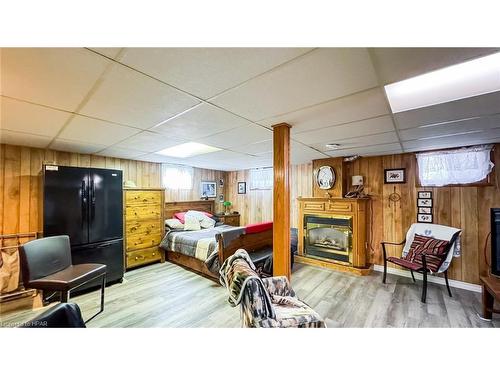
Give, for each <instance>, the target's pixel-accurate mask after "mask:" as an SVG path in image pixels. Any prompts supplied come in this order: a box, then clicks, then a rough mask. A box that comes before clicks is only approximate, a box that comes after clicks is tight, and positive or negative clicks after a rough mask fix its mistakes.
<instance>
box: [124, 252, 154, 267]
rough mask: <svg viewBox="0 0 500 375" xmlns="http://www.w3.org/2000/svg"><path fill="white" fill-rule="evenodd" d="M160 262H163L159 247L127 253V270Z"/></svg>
mask: <svg viewBox="0 0 500 375" xmlns="http://www.w3.org/2000/svg"><path fill="white" fill-rule="evenodd" d="M159 260H161V254H160V250H159V249H158V247H151V248H148V249H142V250H135V251H130V252H128V253H127V268H131V267H137V266H140V265H143V264H147V263H152V262H156V261H159Z"/></svg>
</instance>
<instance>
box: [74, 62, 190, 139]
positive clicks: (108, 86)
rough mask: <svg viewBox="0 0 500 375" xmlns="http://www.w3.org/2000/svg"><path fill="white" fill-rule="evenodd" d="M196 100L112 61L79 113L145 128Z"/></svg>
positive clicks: (186, 107)
mask: <svg viewBox="0 0 500 375" xmlns="http://www.w3.org/2000/svg"><path fill="white" fill-rule="evenodd" d="M198 103H199V101H198V100H196V99H193V98H192V97H190V96H188V95H186V94H184V93H182V92H180V91H178V90H175V89H173V88H171V87H169V86H167V85H165V84H163V83H161V82H158V81H156V80H154V79H152V78H149V77H147V76H145V75H143V74H141V73H138V72H136V71H133V70H131V69H129V68H126V67H123V66H121V65H118V64H115V65H114V66H113V67H112V68H111V69H110V70H109V71H108V73H107V74H106V76H105V77H104V79H103V80H102V82H101V84H100V86H99V87H98V88H97V90H96V91H95V93H94V94H93V95H92V97H91V98H90V99H89V100H88V102H87V103H86V104H85V105H84V106H83V108H82V109H81V111H80V113H82V114H86V115H89V116H93V117H97V118H100V119H103V120H108V121H113V122H118V123H120V124H124V125H131V126H136V127H139V128H142V129H147V128H150V127H152V126H154V125H156V124H158V123H160V122H161V121H164V120H166V119H168V118H169V117H171V116H173V115H176V114H178V113H180V112H182V111H185V110H186V109H188V108H190V107H192V106H194V105H196V104H198Z"/></svg>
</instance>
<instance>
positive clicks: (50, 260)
mask: <svg viewBox="0 0 500 375" xmlns="http://www.w3.org/2000/svg"><path fill="white" fill-rule="evenodd" d="M19 254H20V258H21V270H22V275H23V283H24V286H25V287H27V288H33V289H40V290H44V291H46V290H50V291H58V292H60V294H61V302H68V299H69V297H70V292H71V291H72V290H73V289H76V288H78V287H79V286H81V285H84V284H87V283H89V282H91V281H94V280H96V279H98V278H102V280H101V309H100V310H99V311H98V312H97V313H96V314H95V315H93V316H92V317H91V318H89V319H88V320H87V322H89V321H90V320H91V319H93V318H95V317H96V316H97V315H99V314H100V313H102V312H103V311H104V288H105V285H106V265H104V264H93V263H87V264H75V265H73V264H72V261H71V247H70V242H69V237H68V236H54V237H46V238H41V239H38V240H33V241H30V242H27V243H25V244H24V245H22V246H20V247H19Z"/></svg>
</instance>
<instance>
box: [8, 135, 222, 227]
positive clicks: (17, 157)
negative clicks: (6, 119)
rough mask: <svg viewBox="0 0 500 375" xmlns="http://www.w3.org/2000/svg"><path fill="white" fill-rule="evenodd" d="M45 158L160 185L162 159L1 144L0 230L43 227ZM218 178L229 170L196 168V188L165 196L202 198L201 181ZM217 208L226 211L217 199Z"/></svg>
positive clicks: (138, 182) (142, 184)
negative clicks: (41, 205) (41, 201)
mask: <svg viewBox="0 0 500 375" xmlns="http://www.w3.org/2000/svg"><path fill="white" fill-rule="evenodd" d="M44 162H45V163H54V164H58V165H65V166H75V167H96V168H111V169H120V170H122V171H123V179H124V181H127V180H132V181H134V182H135V183H136V185H137V186H138V187H142V188H148V187H152V188H157V187H160V186H161V165H160V164H159V163H150V162H144V161H137V160H127V159H118V158H110V157H104V156H98V155H85V154H76V153H69V152H60V151H54V150H45V149H39V148H29V147H21V146H12V145H5V144H0V233H2V234H14V233H25V232H36V231H41V230H42V227H41V221H40V215H41V213H40V212H39V202H38V200H39V191H40V188H41V186H40V178H39V175H40V171H41V169H42V164H43V163H44ZM219 178H222V179H224V181H225V180H226V172H223V171H213V170H208V169H200V168H194V175H193V189H192V190H172V189H169V190H166V192H165V200H166V201H189V200H199V199H200V189H201V181H218V180H219ZM224 189H225V188H224ZM224 189H219V188H218V193H219V191H220V192H222V193H224V192H225V191H224ZM219 194H220V193H219ZM216 210H217V211H223V206H222V204H219V203H218V200H216Z"/></svg>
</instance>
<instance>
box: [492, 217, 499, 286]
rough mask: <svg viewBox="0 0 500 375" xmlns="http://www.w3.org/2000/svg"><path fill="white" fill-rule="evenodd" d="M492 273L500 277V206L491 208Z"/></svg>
mask: <svg viewBox="0 0 500 375" xmlns="http://www.w3.org/2000/svg"><path fill="white" fill-rule="evenodd" d="M491 274H492V275H495V276H496V277H500V208H492V209H491Z"/></svg>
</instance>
